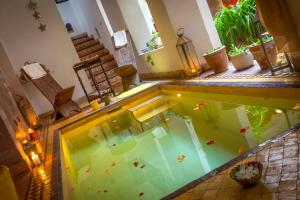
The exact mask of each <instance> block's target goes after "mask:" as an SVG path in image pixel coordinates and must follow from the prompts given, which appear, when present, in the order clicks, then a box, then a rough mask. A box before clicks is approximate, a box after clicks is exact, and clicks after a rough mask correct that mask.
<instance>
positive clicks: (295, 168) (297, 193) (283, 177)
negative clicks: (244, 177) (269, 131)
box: [175, 129, 300, 200]
mask: <svg viewBox="0 0 300 200" xmlns="http://www.w3.org/2000/svg"><path fill="white" fill-rule="evenodd" d="M299 142H300V129H299V130H298V131H297V132H295V133H292V134H289V135H288V136H286V137H285V138H281V139H278V141H277V142H276V143H274V144H272V145H271V146H269V147H266V148H265V149H264V150H262V151H260V152H259V153H256V154H254V155H253V156H251V157H249V158H247V159H245V160H243V161H241V162H240V163H244V162H248V161H253V160H256V161H259V162H261V163H262V164H263V166H264V171H263V176H262V178H261V180H260V182H259V183H258V184H257V185H256V186H254V187H252V188H243V187H242V186H240V185H239V184H238V183H236V182H235V181H233V180H232V179H231V178H230V177H229V173H230V171H231V169H232V167H231V168H229V169H227V170H225V171H223V172H221V173H220V174H218V175H216V176H214V177H212V178H210V179H208V180H207V181H205V182H203V183H200V184H198V185H196V186H195V187H193V188H192V189H189V190H188V191H186V192H185V193H183V194H182V195H180V196H178V197H177V198H175V199H176V200H211V199H217V200H219V199H220V200H296V199H300V168H299V163H300V162H299V161H300V160H299ZM234 166H235V165H234Z"/></svg>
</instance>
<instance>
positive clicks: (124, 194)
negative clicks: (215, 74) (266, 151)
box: [62, 93, 300, 200]
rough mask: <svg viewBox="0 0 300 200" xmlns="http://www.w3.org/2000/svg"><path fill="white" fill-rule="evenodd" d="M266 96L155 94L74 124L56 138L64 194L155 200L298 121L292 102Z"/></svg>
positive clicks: (80, 197)
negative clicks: (247, 100)
mask: <svg viewBox="0 0 300 200" xmlns="http://www.w3.org/2000/svg"><path fill="white" fill-rule="evenodd" d="M216 97H217V95H216ZM259 101H260V99H259V98H257V102H259ZM264 101H265V103H264V106H258V105H243V104H234V103H228V102H229V101H227V102H221V101H214V100H205V98H200V97H199V95H198V94H197V93H194V94H192V95H184V94H182V95H181V96H180V98H179V97H178V96H177V97H176V95H159V96H156V97H154V98H152V99H149V100H147V101H145V102H144V103H141V104H139V105H135V106H132V107H131V108H129V109H127V110H124V111H122V112H119V113H118V114H116V115H114V116H111V117H109V119H108V120H103V119H98V121H96V122H97V123H95V122H94V123H93V124H94V125H89V124H86V125H85V126H83V127H80V128H77V129H74V130H72V131H70V132H68V133H66V134H64V135H63V136H62V146H63V160H64V161H63V163H62V166H63V172H65V173H64V175H65V176H64V195H65V198H66V199H72V200H73V199H74V200H77V199H109V200H111V199H118V200H119V199H124V200H125V199H130V200H132V199H140V198H143V199H151V200H153V199H160V198H162V197H163V196H166V195H167V194H169V193H171V192H173V191H174V190H176V189H178V188H180V187H182V186H183V185H185V184H187V183H189V182H191V181H193V180H195V179H197V178H199V177H201V176H203V175H204V174H206V173H208V172H209V171H211V170H213V169H215V168H217V167H219V166H220V165H222V164H224V163H226V162H228V161H229V160H231V159H233V158H235V157H237V156H238V155H240V154H242V153H244V152H245V151H247V150H249V149H251V148H253V147H255V146H256V145H257V144H259V143H260V142H262V141H265V140H267V139H269V138H271V137H273V136H275V135H277V134H278V133H280V132H282V131H284V130H286V129H287V128H288V127H290V126H292V125H294V124H296V123H298V122H299V121H300V119H299V111H293V110H290V109H288V107H289V105H292V104H295V103H296V101H292V100H289V101H285V100H282V101H281V102H282V108H281V109H280V110H281V111H282V112H279V111H278V110H276V109H278V108H276V107H273V106H274V105H273V104H272V102H271V101H270V102H269V104H270V106H266V100H264ZM267 103H268V102H267ZM95 124H96V125H95Z"/></svg>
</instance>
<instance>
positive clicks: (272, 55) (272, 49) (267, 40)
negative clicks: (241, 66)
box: [249, 35, 278, 70]
mask: <svg viewBox="0 0 300 200" xmlns="http://www.w3.org/2000/svg"><path fill="white" fill-rule="evenodd" d="M262 41H263V45H264V47H265V49H266V52H267V55H268V58H269V60H270V62H271V63H276V61H277V54H278V51H277V48H276V44H275V42H274V40H273V37H272V36H270V35H265V36H264V37H263V39H262ZM249 49H250V51H251V53H252V54H253V56H254V59H255V60H256V61H257V63H258V64H259V66H260V68H261V69H262V70H265V69H269V68H270V66H269V62H268V58H267V57H266V55H265V53H264V50H263V47H262V45H261V42H260V41H256V42H254V43H253V44H252V45H250V46H249Z"/></svg>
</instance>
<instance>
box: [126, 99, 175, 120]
mask: <svg viewBox="0 0 300 200" xmlns="http://www.w3.org/2000/svg"><path fill="white" fill-rule="evenodd" d="M177 104H178V102H176V101H174V100H170V99H169V98H168V96H166V95H158V96H156V97H154V98H152V99H149V100H147V101H145V102H143V103H141V104H139V105H137V106H135V107H133V108H130V109H128V111H129V112H131V113H132V115H133V117H134V118H135V119H136V120H137V121H138V122H140V123H143V122H145V121H147V120H148V119H150V118H152V117H154V116H156V115H158V114H160V113H162V112H164V111H166V110H168V109H170V108H172V107H174V106H176V105H177Z"/></svg>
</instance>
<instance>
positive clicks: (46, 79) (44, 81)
mask: <svg viewBox="0 0 300 200" xmlns="http://www.w3.org/2000/svg"><path fill="white" fill-rule="evenodd" d="M27 64H30V63H28V62H27V63H25V65H27ZM41 66H42V67H43V69H44V70H45V72H46V75H45V76H43V77H40V78H37V79H32V78H31V77H30V76H29V74H27V73H26V71H25V70H24V69H21V79H22V80H25V81H30V82H32V83H33V84H34V85H35V87H37V88H38V89H39V90H40V91H41V93H42V94H43V95H44V96H45V97H46V98H47V99H48V101H49V102H50V103H51V104H52V105H53V107H54V111H55V113H54V117H55V118H58V117H59V115H61V116H63V117H69V116H71V115H74V114H76V113H78V112H81V108H80V107H79V106H78V105H77V104H76V103H75V102H74V101H72V95H73V92H74V88H75V86H72V87H69V88H66V89H63V88H62V87H61V86H60V85H59V84H58V83H57V81H56V80H55V79H54V78H53V77H52V76H51V75H50V74H49V71H48V70H47V69H46V67H45V65H41Z"/></svg>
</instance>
